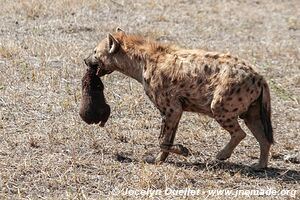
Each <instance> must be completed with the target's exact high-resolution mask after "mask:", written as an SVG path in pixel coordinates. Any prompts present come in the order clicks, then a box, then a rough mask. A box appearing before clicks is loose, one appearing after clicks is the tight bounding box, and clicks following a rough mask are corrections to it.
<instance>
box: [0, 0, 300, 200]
mask: <svg viewBox="0 0 300 200" xmlns="http://www.w3.org/2000/svg"><path fill="white" fill-rule="evenodd" d="M0 3H1V6H0V22H1V23H0V199H23V198H24V199H38V198H45V199H104V198H107V197H109V198H116V199H127V198H137V199H144V198H150V197H149V195H145V196H141V195H142V194H141V193H140V192H141V191H142V190H147V189H152V190H153V191H155V190H156V191H164V190H165V189H166V188H172V189H174V191H178V190H180V189H185V188H190V189H193V190H200V191H201V193H200V194H199V196H192V195H189V196H187V198H189V199H193V198H200V197H201V198H205V197H206V198H208V199H211V198H212V199H226V198H228V199H230V198H233V196H224V195H219V196H218V195H214V196H212V195H209V194H208V192H209V190H214V189H232V190H233V191H234V192H236V191H239V190H255V189H256V190H260V189H262V190H267V189H272V190H276V191H281V190H294V191H295V190H296V192H297V193H294V194H293V195H284V196H278V195H271V196H267V195H266V196H252V197H251V198H252V199H262V198H266V199H299V198H300V184H299V183H300V164H299V158H297V157H294V155H298V157H299V154H300V143H299V141H300V134H299V133H300V108H299V102H300V45H299V44H300V3H299V1H298V0H291V1H279V0H274V1H271V0H269V1H267V0H265V1H260V0H257V1H250V0H249V1H245V0H239V1H229V0H228V1H215V0H214V1H210V0H203V1H196V0H175V1H166V0H165V1H150V0H149V1H133V0H129V1H124V0H123V1H122V0H121V1H116V0H114V1H108V0H89V1H84V0H53V1H46V0H40V1H37V0H24V1H22V0H16V1H11V0H0ZM117 26H120V27H122V28H123V29H125V30H126V31H128V32H132V33H140V34H142V35H144V36H148V37H151V38H154V39H156V40H158V41H162V42H169V43H175V44H178V45H180V46H184V47H187V48H203V49H206V50H212V51H221V52H230V53H232V54H234V55H238V56H239V57H241V58H244V59H247V60H249V61H250V62H251V63H253V64H255V65H257V67H258V69H259V71H260V72H261V73H262V74H264V75H265V77H266V79H267V80H268V82H269V84H270V87H271V90H272V91H271V94H272V105H273V115H272V116H273V125H274V131H275V139H276V144H275V145H274V146H273V147H272V150H271V158H270V165H269V166H270V169H268V170H265V171H259V172H256V171H253V170H252V169H251V168H249V166H250V165H251V164H253V163H255V162H256V161H257V158H258V156H259V147H258V144H257V142H256V140H255V139H254V137H253V136H252V135H251V134H250V133H249V132H248V135H247V137H246V138H245V139H244V140H243V142H242V143H241V144H240V145H239V146H238V148H237V149H236V151H235V152H234V154H233V155H232V157H231V158H230V159H229V160H228V161H226V162H218V161H216V160H215V155H216V153H217V152H218V150H220V149H221V148H222V147H223V145H225V143H226V142H227V141H228V140H229V134H228V133H226V132H225V131H224V130H222V129H221V128H220V127H219V125H218V124H217V123H216V122H215V121H214V120H212V119H209V118H207V117H205V116H200V115H198V114H193V113H185V114H184V116H183V118H182V120H181V123H180V126H179V130H178V134H177V138H176V141H179V142H181V143H183V144H184V145H185V146H187V147H188V148H189V149H190V151H191V152H192V155H191V156H189V157H187V158H184V157H181V156H176V155H171V156H170V157H169V158H168V162H167V163H164V164H163V165H160V166H156V165H153V164H147V163H144V162H143V161H142V160H143V159H144V158H145V157H147V156H148V155H156V153H158V151H159V147H158V139H157V138H158V135H159V129H160V115H159V112H158V111H157V110H156V109H155V108H154V107H153V105H152V104H151V103H150V101H149V100H148V98H147V97H146V95H145V94H144V92H143V89H142V87H141V85H139V84H138V83H137V82H136V81H134V80H131V79H130V78H128V77H125V76H124V75H122V74H119V73H113V74H111V75H109V76H106V77H105V78H103V82H104V84H105V87H106V90H105V93H106V97H107V100H108V102H109V104H110V106H111V108H112V115H111V118H110V119H109V121H108V123H107V124H106V127H105V128H100V127H99V126H89V125H86V124H85V123H84V122H83V121H81V119H80V117H79V115H78V109H79V102H80V98H81V97H80V95H81V91H80V87H81V86H80V84H81V82H80V80H81V77H82V76H83V74H84V73H85V70H86V67H85V66H84V64H83V58H84V57H86V56H87V55H88V54H89V53H90V52H91V51H92V49H93V47H94V46H95V45H96V44H97V42H98V41H99V40H100V39H102V38H104V37H106V34H107V33H108V32H111V31H114V29H115V28H116V27H117ZM126 189H130V190H132V191H135V192H136V193H135V194H134V195H127V194H125V193H126ZM118 192H120V194H118V195H116V196H112V195H113V194H114V193H118ZM183 197H184V196H181V195H176V194H173V195H169V194H167V195H164V194H162V195H156V196H155V198H156V199H171V198H177V199H181V198H183ZM236 198H238V199H249V197H247V196H243V195H240V196H237V197H236Z"/></svg>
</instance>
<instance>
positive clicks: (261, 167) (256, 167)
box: [251, 163, 267, 171]
mask: <svg viewBox="0 0 300 200" xmlns="http://www.w3.org/2000/svg"><path fill="white" fill-rule="evenodd" d="M251 168H252V169H254V170H255V171H259V170H264V169H266V168H267V164H262V163H255V164H253V165H251Z"/></svg>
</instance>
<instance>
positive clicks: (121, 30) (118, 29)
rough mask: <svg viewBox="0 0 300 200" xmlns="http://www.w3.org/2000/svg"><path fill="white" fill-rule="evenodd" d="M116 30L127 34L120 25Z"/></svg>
mask: <svg viewBox="0 0 300 200" xmlns="http://www.w3.org/2000/svg"><path fill="white" fill-rule="evenodd" d="M116 32H122V33H124V34H126V33H125V31H124V30H123V29H121V28H120V27H117V28H116Z"/></svg>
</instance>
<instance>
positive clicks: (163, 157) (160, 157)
mask: <svg viewBox="0 0 300 200" xmlns="http://www.w3.org/2000/svg"><path fill="white" fill-rule="evenodd" d="M168 155H169V152H163V151H162V152H160V153H159V154H158V156H157V157H156V158H155V161H154V163H155V164H158V165H160V164H162V163H164V162H165V160H166V159H167V157H168Z"/></svg>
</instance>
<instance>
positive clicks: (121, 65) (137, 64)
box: [116, 56, 145, 83]
mask: <svg viewBox="0 0 300 200" xmlns="http://www.w3.org/2000/svg"><path fill="white" fill-rule="evenodd" d="M144 63H145V60H144V59H139V58H136V57H135V56H128V58H125V59H124V57H122V58H120V59H117V60H116V64H117V66H118V69H117V71H119V72H121V73H122V74H125V75H126V76H129V77H131V78H133V79H135V80H137V81H138V82H139V83H142V82H143V66H144V65H145V64H144Z"/></svg>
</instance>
